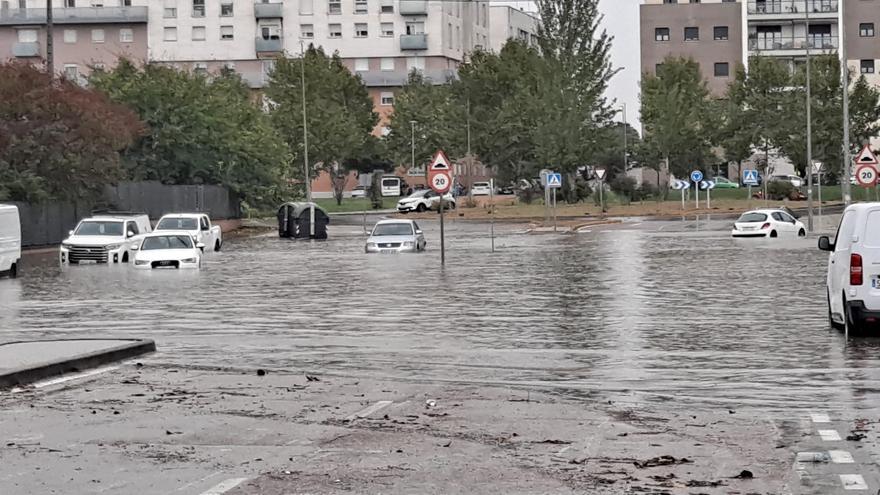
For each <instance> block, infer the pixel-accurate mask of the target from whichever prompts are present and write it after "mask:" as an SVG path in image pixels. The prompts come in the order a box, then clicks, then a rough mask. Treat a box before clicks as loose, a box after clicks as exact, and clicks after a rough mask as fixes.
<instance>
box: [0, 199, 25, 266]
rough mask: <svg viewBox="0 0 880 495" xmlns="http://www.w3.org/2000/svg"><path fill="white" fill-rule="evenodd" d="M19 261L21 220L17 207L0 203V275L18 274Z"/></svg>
mask: <svg viewBox="0 0 880 495" xmlns="http://www.w3.org/2000/svg"><path fill="white" fill-rule="evenodd" d="M20 262H21V220H20V219H19V217H18V207H17V206H11V205H0V275H3V274H6V275H9V276H10V277H12V278H15V277H17V276H18V267H19V264H20Z"/></svg>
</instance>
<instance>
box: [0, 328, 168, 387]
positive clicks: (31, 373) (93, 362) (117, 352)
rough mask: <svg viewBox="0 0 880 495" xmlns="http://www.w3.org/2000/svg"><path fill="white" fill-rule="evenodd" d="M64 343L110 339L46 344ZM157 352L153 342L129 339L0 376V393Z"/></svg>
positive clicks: (8, 343) (9, 343)
mask: <svg viewBox="0 0 880 495" xmlns="http://www.w3.org/2000/svg"><path fill="white" fill-rule="evenodd" d="M65 340H76V341H82V340H107V339H55V340H49V341H45V342H59V341H65ZM22 343H26V342H24V341H19V342H5V343H3V344H0V346H4V345H11V344H22ZM155 351H156V343H155V342H154V341H152V340H150V339H140V340H130V341H129V342H127V343H125V344H122V345H119V346H116V347H111V348H108V349H103V350H100V351H95V352H89V353H86V354H80V355H78V356H72V357H70V358H64V359H58V360H55V361H47V362H44V363H39V364H35V365H32V366H27V367H24V368H19V369H14V370H12V371H7V372H4V373H2V374H0V390H2V389H8V388H12V387H17V386H21V385H27V384H29V383H33V382H36V381H40V380H43V379H46V378H50V377H54V376H59V375H63V374H65V373H76V372H80V371H84V370H88V369H92V368H97V367H100V366H103V365H106V364H110V363H114V362H117V361H122V360H125V359H130V358H133V357H136V356H140V355H143V354H148V353H151V352H155Z"/></svg>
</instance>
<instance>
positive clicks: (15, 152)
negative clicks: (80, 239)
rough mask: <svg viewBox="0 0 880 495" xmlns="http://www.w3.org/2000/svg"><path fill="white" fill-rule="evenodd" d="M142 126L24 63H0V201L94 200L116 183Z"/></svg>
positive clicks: (111, 106)
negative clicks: (123, 155)
mask: <svg viewBox="0 0 880 495" xmlns="http://www.w3.org/2000/svg"><path fill="white" fill-rule="evenodd" d="M142 130H143V128H142V125H141V122H140V121H139V120H138V118H137V116H136V115H135V114H134V113H132V112H131V111H130V110H128V109H126V108H125V107H123V106H121V105H116V104H113V103H112V102H111V101H110V100H108V99H107V97H106V96H104V95H103V94H101V93H98V92H96V91H93V90H90V89H85V88H81V87H79V86H77V85H76V84H74V83H73V82H70V81H67V80H63V79H62V80H60V81H54V82H53V81H52V79H51V77H50V76H49V75H48V74H46V73H45V72H42V71H40V70H38V69H36V68H34V67H33V66H32V65H29V64H21V63H7V64H0V200H12V201H31V202H36V201H42V200H48V199H63V200H74V201H75V200H77V199H94V198H97V197H99V196H100V195H101V193H102V192H103V188H104V186H105V185H107V184H112V183H114V182H116V181H117V180H118V179H120V178H121V177H122V176H123V174H122V169H121V166H120V157H119V151H121V150H123V149H125V148H126V147H127V146H128V145H130V144H131V143H132V142H133V140H134V139H136V138H137V137H138V135H139V134H140V133H141V132H142Z"/></svg>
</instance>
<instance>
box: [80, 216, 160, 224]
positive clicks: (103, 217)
mask: <svg viewBox="0 0 880 495" xmlns="http://www.w3.org/2000/svg"><path fill="white" fill-rule="evenodd" d="M145 216H146V215H95V216H92V217H88V218H83V222H88V221H92V220H105V221H106V220H117V221H120V222H121V221H124V220H134V219H142V218H143V217H145Z"/></svg>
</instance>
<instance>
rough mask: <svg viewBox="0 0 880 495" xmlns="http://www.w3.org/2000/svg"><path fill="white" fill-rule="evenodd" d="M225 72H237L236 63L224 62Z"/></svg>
mask: <svg viewBox="0 0 880 495" xmlns="http://www.w3.org/2000/svg"><path fill="white" fill-rule="evenodd" d="M223 70H225V71H227V72H235V62H223Z"/></svg>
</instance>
